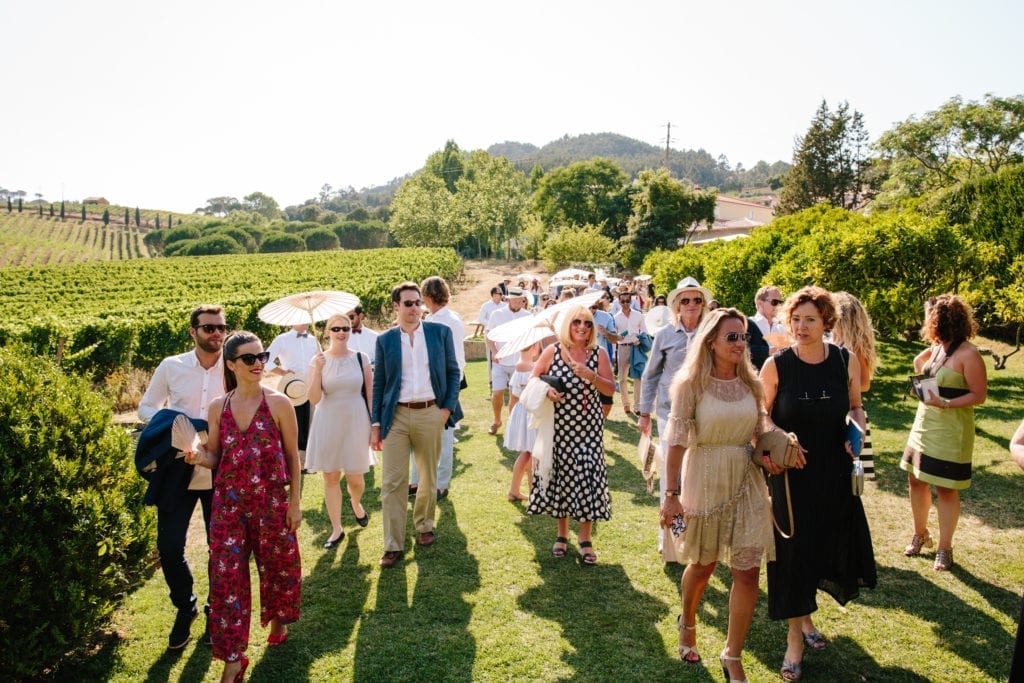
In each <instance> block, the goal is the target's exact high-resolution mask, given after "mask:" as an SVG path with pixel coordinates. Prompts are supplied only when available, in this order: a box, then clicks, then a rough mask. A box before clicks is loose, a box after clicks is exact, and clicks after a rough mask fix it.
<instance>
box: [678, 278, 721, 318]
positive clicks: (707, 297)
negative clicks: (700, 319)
mask: <svg viewBox="0 0 1024 683" xmlns="http://www.w3.org/2000/svg"><path fill="white" fill-rule="evenodd" d="M683 292H698V293H699V294H700V295H701V296H702V297H704V304H705V305H706V304H707V303H708V302H709V301H711V292H710V290H708V289H706V288H705V287H701V286H700V283H699V282H697V280H695V279H694V278H692V277H684V278H683V279H682V280H680V281H679V284H677V285H676V288H675V289H673V290H672V291H671V292H669V293H668V307H669V308H670V309H671V310H673V311H674V310H676V298H677V297H678V296H679V295H680V294H682V293H683Z"/></svg>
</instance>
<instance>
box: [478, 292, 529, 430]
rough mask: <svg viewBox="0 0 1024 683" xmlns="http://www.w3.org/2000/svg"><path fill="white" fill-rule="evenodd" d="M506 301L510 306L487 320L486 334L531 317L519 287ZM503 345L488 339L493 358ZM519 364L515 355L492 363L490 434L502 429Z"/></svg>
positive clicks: (512, 402) (513, 399)
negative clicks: (510, 386) (507, 393)
mask: <svg viewBox="0 0 1024 683" xmlns="http://www.w3.org/2000/svg"><path fill="white" fill-rule="evenodd" d="M506 299H507V302H508V306H506V307H505V308H499V309H498V310H496V311H494V312H493V313H491V317H490V318H488V319H487V327H486V332H490V331H491V330H493V329H494V328H496V327H498V326H499V325H503V324H504V323H507V322H510V321H512V320H516V319H517V318H524V317H526V316H529V315H530V311H528V310H527V309H526V294H525V292H523V290H521V289H519V288H518V287H510V288H509V290H508V296H507V297H506ZM485 336H486V335H485ZM502 345H503V344H500V343H496V342H493V341H491V340H490V339H489V338H487V348H488V349H489V350H490V352H491V357H492V358H493V357H494V354H496V353H497V352H498V349H500V348H501V347H502ZM518 362H519V354H518V353H513V354H511V355H509V356H507V357H505V358H502V359H501V360H498V361H494V362H492V363H491V410H492V411H493V412H494V422H492V423H491V426H490V428H489V429H488V430H487V433H488V434H492V435H493V434H497V433H498V428H499V427H501V409H502V406H503V405H504V404H505V390H506V389H508V383H509V380H511V379H512V374H513V373H514V372H515V371H516V363H518ZM515 400H516V399H515V398H514V397H512V398H510V399H509V406H508V409H509V411H511V410H512V407H513V406H514V405H515Z"/></svg>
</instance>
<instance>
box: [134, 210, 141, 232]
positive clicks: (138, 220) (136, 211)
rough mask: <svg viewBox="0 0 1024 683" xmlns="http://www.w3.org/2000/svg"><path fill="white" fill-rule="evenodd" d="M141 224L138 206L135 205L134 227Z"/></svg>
mask: <svg viewBox="0 0 1024 683" xmlns="http://www.w3.org/2000/svg"><path fill="white" fill-rule="evenodd" d="M141 224H142V215H141V214H140V213H139V207H137V206H136V207H135V227H136V228H138V227H141Z"/></svg>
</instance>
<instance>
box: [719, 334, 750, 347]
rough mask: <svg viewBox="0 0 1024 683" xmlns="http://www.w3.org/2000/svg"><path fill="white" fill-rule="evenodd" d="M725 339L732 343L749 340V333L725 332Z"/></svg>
mask: <svg viewBox="0 0 1024 683" xmlns="http://www.w3.org/2000/svg"><path fill="white" fill-rule="evenodd" d="M725 341H727V342H729V343H730V344H733V343H735V342H738V341H743V342H748V341H750V334H749V333H747V332H726V333H725Z"/></svg>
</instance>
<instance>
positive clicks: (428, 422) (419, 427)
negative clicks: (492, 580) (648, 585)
mask: <svg viewBox="0 0 1024 683" xmlns="http://www.w3.org/2000/svg"><path fill="white" fill-rule="evenodd" d="M391 302H392V306H393V307H394V309H395V313H396V314H397V316H398V324H397V325H396V326H395V327H392V328H391V329H389V330H387V331H385V332H382V333H381V334H380V336H379V337H377V351H376V354H375V355H376V358H377V363H376V365H375V367H374V371H373V409H372V410H371V417H372V419H371V426H370V446H371V447H372V448H373V450H375V451H382V453H381V484H380V501H381V518H382V523H381V526H382V531H383V533H384V555H383V556H382V557H381V558H380V566H381V567H384V568H387V567H393V566H395V564H397V563H398V561H399V560H401V559H402V557H403V556H404V555H405V524H406V520H407V519H408V514H409V502H408V501H409V497H408V486H409V452H410V451H412V452H413V453H414V454H415V456H416V464H417V467H418V469H419V473H420V487H419V491H417V493H416V502H415V503H414V504H413V517H412V521H413V526H414V527H415V529H416V534H417V536H416V544H417V545H420V546H429V545H433V543H434V539H435V534H434V516H435V511H436V506H437V494H436V488H437V463H438V459H439V456H440V451H441V432H442V431H443V430H444V428H445V427H450V426H454V425H455V424H456V423H457V422H458V421H459V420H461V419H462V408H461V407H460V406H459V378H460V376H461V373H460V372H459V361H458V359H457V358H456V357H455V343H454V341H453V339H452V331H451V330H450V329H448V327H446V326H445V325H440V324H438V323H433V322H423V321H422V320H421V319H420V310H421V308H422V306H423V300H422V299H421V297H420V288H419V285H417V284H416V283H415V282H402V283H401V284H398V285H396V286H395V287H394V288H393V289H392V290H391Z"/></svg>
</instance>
